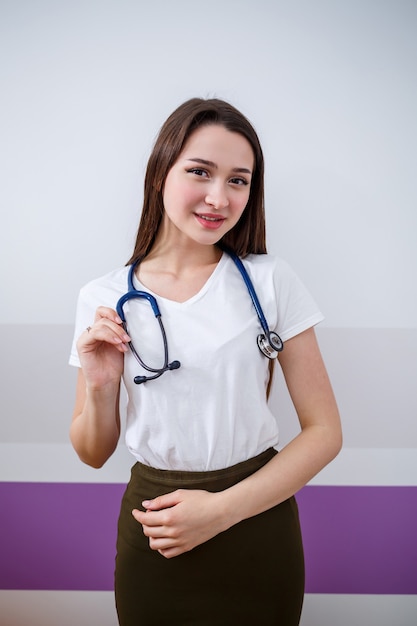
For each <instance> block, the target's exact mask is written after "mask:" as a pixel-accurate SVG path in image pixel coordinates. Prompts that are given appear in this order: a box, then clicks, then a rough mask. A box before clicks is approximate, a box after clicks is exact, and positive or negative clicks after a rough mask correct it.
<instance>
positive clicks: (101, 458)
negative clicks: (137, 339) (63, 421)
mask: <svg viewBox="0 0 417 626" xmlns="http://www.w3.org/2000/svg"><path fill="white" fill-rule="evenodd" d="M120 323H121V320H120V318H119V317H118V316H117V314H116V312H115V311H113V310H112V309H108V308H106V307H100V308H99V309H97V313H96V317H95V321H94V324H93V326H92V327H91V328H90V329H89V330H86V331H84V332H83V333H82V335H81V336H80V338H79V340H78V342H77V349H78V354H79V357H80V362H81V369H80V370H79V373H78V380H77V392H76V400H75V407H74V413H73V418H72V424H71V429H70V438H71V442H72V445H73V447H74V449H75V450H76V452H77V454H78V456H79V457H80V459H81V460H82V461H84V463H87V464H88V465H91V466H92V467H96V468H99V467H101V466H102V465H103V464H104V463H105V462H106V461H107V459H108V458H109V457H110V456H111V455H112V454H113V452H114V450H115V448H116V446H117V442H118V440H119V436H120V416H119V397H120V379H121V375H122V371H123V360H124V353H125V352H126V350H127V349H128V348H127V345H126V343H127V342H128V341H129V337H128V335H127V334H126V333H125V332H124V330H123V328H122V326H121V325H120Z"/></svg>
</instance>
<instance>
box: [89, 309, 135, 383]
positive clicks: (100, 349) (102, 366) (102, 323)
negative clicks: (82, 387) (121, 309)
mask: <svg viewBox="0 0 417 626" xmlns="http://www.w3.org/2000/svg"><path fill="white" fill-rule="evenodd" d="M129 341H130V337H129V336H128V335H127V334H126V332H125V330H124V328H123V326H122V320H121V319H120V317H119V316H118V315H117V313H116V311H114V310H113V309H110V308H108V307H99V308H98V309H97V311H96V315H95V319H94V324H93V325H92V326H89V327H88V329H86V330H85V331H84V332H83V333H82V335H81V336H80V338H79V339H78V342H77V350H78V354H79V357H80V362H81V367H82V370H83V373H84V378H85V381H86V384H87V386H88V387H90V388H102V387H105V386H106V385H108V384H109V383H114V382H116V381H119V380H120V377H121V375H122V372H123V357H124V354H125V352H127V350H128V346H127V344H128V342H129Z"/></svg>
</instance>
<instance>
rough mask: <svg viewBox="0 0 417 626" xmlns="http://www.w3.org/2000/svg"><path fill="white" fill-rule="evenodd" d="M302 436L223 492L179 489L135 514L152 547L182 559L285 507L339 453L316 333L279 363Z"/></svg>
mask: <svg viewBox="0 0 417 626" xmlns="http://www.w3.org/2000/svg"><path fill="white" fill-rule="evenodd" d="M279 361H280V364H281V367H282V370H283V373H284V376H285V380H286V383H287V386H288V389H289V392H290V395H291V398H292V401H293V403H294V406H295V409H296V411H297V414H298V419H299V421H300V425H301V433H300V434H299V435H298V436H297V437H295V438H294V439H293V440H292V441H291V442H290V443H289V444H288V445H287V446H285V448H284V449H283V450H282V451H281V452H280V453H279V454H277V455H276V456H275V457H274V458H273V459H272V460H271V461H269V462H268V463H267V464H266V465H265V466H264V467H262V468H261V469H260V470H258V471H257V472H255V473H254V474H253V475H252V476H250V477H248V478H246V479H245V480H243V481H241V482H240V483H238V484H236V485H234V486H233V487H230V488H229V489H226V490H225V491H222V492H220V493H208V492H204V491H189V492H187V491H186V490H179V491H176V492H174V493H172V494H167V495H164V496H160V497H159V498H155V499H154V500H152V501H150V502H145V503H143V506H144V507H145V508H146V509H147V511H146V512H145V513H144V512H141V511H137V510H135V511H134V512H133V514H134V516H135V518H136V519H137V520H138V521H139V522H140V523H141V524H142V525H143V528H144V532H145V534H146V535H147V536H149V538H150V545H151V548H153V549H155V550H159V551H160V552H161V554H163V555H164V556H166V557H168V558H169V557H172V556H177V555H178V554H181V553H182V552H185V551H187V550H190V549H192V548H193V547H195V546H196V545H199V544H200V543H203V542H204V541H207V540H208V539H210V538H211V537H213V536H215V535H216V534H218V533H219V532H222V531H224V530H227V528H230V527H231V526H233V525H234V524H237V523H238V522H240V521H242V520H244V519H246V518H248V517H252V516H254V515H257V514H258V513H261V512H263V511H265V510H267V509H270V508H272V507H273V506H275V505H277V504H279V503H280V502H283V501H284V500H286V499H287V498H289V497H290V496H292V495H293V494H294V493H296V492H297V491H298V490H299V489H301V487H303V486H304V485H305V484H306V483H307V482H309V480H311V478H313V476H315V475H316V474H317V473H318V472H319V471H320V470H321V469H322V468H323V467H325V465H327V464H328V463H329V462H330V461H331V460H332V459H333V458H334V457H335V456H336V455H337V454H338V452H339V451H340V448H341V445H342V432H341V425H340V418H339V412H338V409H337V405H336V401H335V398H334V395H333V391H332V388H331V385H330V382H329V378H328V376H327V372H326V369H325V366H324V363H323V360H322V357H321V354H320V350H319V347H318V344H317V341H316V336H315V333H314V330H313V329H310V330H307V331H305V332H303V333H300V335H298V336H296V337H294V338H293V339H290V340H288V341H287V342H286V343H285V348H284V350H283V352H282V353H281V354H280V358H279Z"/></svg>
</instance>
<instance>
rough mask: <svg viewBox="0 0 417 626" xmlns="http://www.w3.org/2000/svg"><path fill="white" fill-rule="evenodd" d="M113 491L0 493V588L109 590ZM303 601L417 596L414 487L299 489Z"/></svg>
mask: <svg viewBox="0 0 417 626" xmlns="http://www.w3.org/2000/svg"><path fill="white" fill-rule="evenodd" d="M123 491H124V486H122V485H115V484H68V483H53V484H49V483H0V502H1V509H0V523H1V535H0V588H2V589H50V590H111V589H112V588H113V569H114V555H115V538H116V526H117V516H118V508H119V502H120V499H121V496H122V493H123ZM297 499H298V503H299V509H300V516H301V522H302V527H303V535H304V544H305V555H306V574H307V579H306V591H307V592H308V593H367V594H416V593H417V541H416V539H415V535H416V528H417V487H319V486H317V487H315V486H314V487H313V486H311V487H305V488H304V489H303V490H302V491H301V492H300V493H299V494H298V496H297Z"/></svg>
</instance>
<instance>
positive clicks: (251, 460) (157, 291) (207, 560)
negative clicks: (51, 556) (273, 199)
mask: <svg viewBox="0 0 417 626" xmlns="http://www.w3.org/2000/svg"><path fill="white" fill-rule="evenodd" d="M263 174H264V165H263V156H262V150H261V147H260V145H259V141H258V137H257V135H256V133H255V131H254V129H253V127H252V126H251V124H250V123H249V122H248V121H247V119H246V118H245V117H244V116H243V115H242V114H241V113H240V112H239V111H237V110H236V109H235V108H234V107H232V106H231V105H229V104H228V103H226V102H223V101H220V100H216V99H214V100H201V99H192V100H189V101H187V102H185V103H184V104H183V105H181V106H180V107H179V108H178V109H177V110H176V111H174V113H173V114H172V115H171V116H170V117H169V118H168V120H167V121H166V122H165V124H164V125H163V127H162V129H161V131H160V134H159V136H158V138H157V140H156V143H155V146H154V149H153V152H152V154H151V157H150V159H149V163H148V168H147V173H146V178H145V194H144V205H143V211H142V216H141V221H140V224H139V229H138V234H137V239H136V244H135V249H134V252H133V255H132V257H131V259H130V260H129V262H128V267H124V268H120V269H117V270H115V271H113V272H111V273H110V274H108V275H106V276H104V277H103V278H100V279H98V280H95V281H93V282H91V283H89V284H88V285H87V286H85V287H84V288H83V289H82V290H81V293H80V298H79V303H78V312H77V325H76V332H75V338H74V345H73V350H72V356H71V363H72V364H74V365H76V366H78V367H79V368H80V369H79V375H78V384H77V395H76V403H75V409H74V416H73V422H72V425H71V440H72V443H73V446H74V448H75V450H76V451H77V453H78V455H79V457H80V458H81V460H82V461H84V462H85V463H87V464H89V465H91V466H93V467H97V468H98V467H101V466H102V465H103V464H104V463H105V462H106V460H107V459H108V458H109V457H110V455H111V454H112V453H113V451H114V450H115V448H116V446H117V443H118V440H119V435H120V428H121V427H120V421H121V420H120V416H119V393H120V385H121V380H122V379H123V383H124V385H125V387H126V389H127V394H128V406H127V422H126V443H127V446H128V448H129V450H130V451H131V452H132V454H133V456H134V458H135V459H136V463H135V465H134V466H133V468H132V475H131V480H130V482H129V485H128V487H127V490H126V493H125V495H124V498H123V502H122V506H121V513H120V518H119V528H118V539H117V557H116V575H115V587H116V606H117V611H118V616H119V622H120V624H121V625H122V626H133V625H134V626H137V625H141V626H142V625H143V626H150V625H156V626H163V625H164V624H169V625H178V626H185V625H186V624H190V625H192V626H199V625H203V624H204V625H207V626H220V625H223V626H234V625H236V626H244V625H246V624H248V625H250V626H253V625H254V624H256V625H257V626H263V625H264V626H266V625H282V626H293V625H296V624H298V623H299V619H300V613H301V607H302V601H303V593H304V564H303V550H302V542H301V535H300V527H299V521H298V513H297V506H296V502H295V499H294V497H293V496H294V494H295V493H296V492H297V491H298V490H299V489H300V488H301V487H303V486H304V485H305V484H306V483H307V482H308V481H309V480H310V479H311V478H312V477H313V476H314V475H315V474H317V472H319V471H320V470H321V469H322V468H323V467H324V466H325V465H326V464H327V463H329V462H330V461H331V460H332V459H333V458H334V457H335V455H336V454H337V453H338V451H339V449H340V446H341V428H340V421H339V415H338V410H337V406H336V402H335V399H334V396H333V393H332V389H331V386H330V383H329V379H328V376H327V374H326V370H325V366H324V364H323V361H322V357H321V355H320V351H319V348H318V345H317V342H316V338H315V333H314V329H313V327H314V326H315V324H317V323H318V322H319V321H321V319H322V316H321V314H320V312H319V310H318V309H317V306H316V304H315V302H314V301H313V299H312V298H311V296H310V295H309V293H308V292H307V291H306V289H305V288H304V286H303V285H302V284H301V282H300V281H299V279H298V278H297V276H296V275H295V274H294V273H293V271H292V270H291V269H290V268H289V267H288V265H287V264H286V263H285V262H284V261H282V260H280V259H279V258H276V257H273V256H270V255H268V254H266V246H265V221H264V206H263ZM239 259H242V261H239ZM242 264H243V267H242ZM129 276H130V278H129ZM129 280H130V283H129V287H128V282H129ZM252 286H253V287H252ZM253 291H255V294H256V295H255V296H254V297H255V302H254V301H253V299H252V298H253ZM126 292H129V293H128V295H127V296H125V295H124V294H126ZM251 294H252V295H251ZM123 296H124V297H123ZM256 297H257V298H258V300H259V303H258V302H257V301H256ZM155 307H158V308H157V309H155ZM259 308H261V311H259ZM159 313H160V315H161V316H160V317H159ZM155 315H156V316H157V317H156V318H155ZM158 320H159V322H160V323H162V326H160V324H159V323H158ZM282 343H283V345H284V347H283V350H282V351H281V348H282ZM134 350H136V353H135V354H134ZM164 355H165V356H164ZM277 356H278V362H279V365H280V366H281V368H282V370H283V373H284V376H285V380H286V383H287V386H288V389H289V392H290V394H291V398H292V401H293V403H294V406H295V409H296V411H297V415H298V418H299V422H300V426H301V432H300V434H299V435H298V436H297V437H295V439H294V440H293V441H292V442H290V443H289V444H288V445H287V446H285V447H284V449H282V450H281V451H280V452H279V453H277V450H276V448H277V446H278V425H277V420H276V417H275V416H274V415H272V413H271V410H270V408H269V406H268V404H267V392H268V384H269V381H270V376H271V367H270V364H271V363H273V359H274V358H276V357H277ZM171 359H178V360H171Z"/></svg>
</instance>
